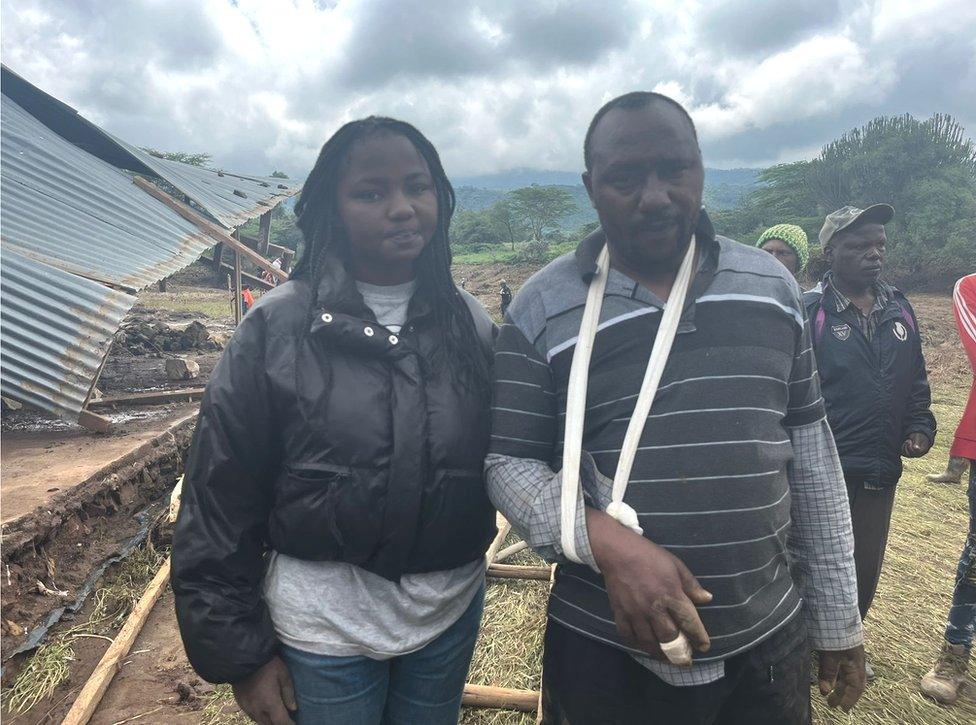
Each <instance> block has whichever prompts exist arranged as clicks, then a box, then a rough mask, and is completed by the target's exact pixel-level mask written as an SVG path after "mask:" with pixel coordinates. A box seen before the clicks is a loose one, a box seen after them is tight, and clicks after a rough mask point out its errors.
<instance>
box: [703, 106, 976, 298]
mask: <svg viewBox="0 0 976 725" xmlns="http://www.w3.org/2000/svg"><path fill="white" fill-rule="evenodd" d="M878 202H886V203H889V204H891V205H892V206H894V207H895V210H896V213H895V218H894V219H893V220H892V221H891V222H890V223H889V224H888V225H887V232H888V239H889V243H888V247H889V253H888V258H887V267H888V271H887V272H886V274H887V276H888V277H889V278H891V279H892V280H893V281H896V282H902V281H910V282H911V283H912V284H915V285H925V284H928V285H932V284H943V283H945V282H947V281H948V280H949V279H951V278H952V277H953V276H957V275H958V272H959V270H962V269H966V268H968V266H970V265H971V264H972V260H973V259H976V236H974V235H973V234H972V230H973V229H976V145H974V144H973V142H972V141H971V140H969V139H967V138H966V137H965V130H964V129H963V128H962V126H960V125H959V124H958V123H956V122H955V121H954V120H953V119H952V118H951V117H949V116H944V115H938V114H937V115H935V116H933V117H932V118H929V119H926V120H922V121H920V120H918V119H916V118H914V117H912V116H910V115H907V114H906V115H904V116H894V117H884V116H882V117H879V118H876V119H874V120H873V121H871V122H869V123H867V124H865V125H864V126H862V127H861V128H856V129H853V130H852V131H849V132H848V133H846V134H844V135H843V136H841V137H840V138H838V139H837V140H835V141H832V142H831V143H829V144H827V145H826V146H824V147H823V149H822V150H821V151H820V154H818V156H817V157H816V158H815V159H813V160H812V161H799V162H796V163H792V164H781V165H778V166H772V167H770V168H768V169H766V170H765V171H763V172H762V173H761V174H760V179H759V186H758V188H757V189H756V190H755V191H754V192H752V193H751V194H750V195H749V197H748V198H747V199H746V201H745V203H744V204H742V205H741V206H740V207H739V208H738V209H735V210H732V211H730V212H724V213H720V214H716V215H715V218H714V221H715V224H716V227H717V229H718V230H719V231H720V232H722V233H726V234H731V235H733V236H734V235H735V234H737V233H742V232H743V231H745V230H749V234H750V236H751V234H753V233H756V232H757V231H758V229H761V228H764V227H766V226H770V225H772V224H776V223H780V222H792V223H796V224H799V225H800V226H802V227H803V228H804V229H805V230H806V232H807V235H808V236H809V237H810V238H811V240H812V241H814V242H815V240H816V239H817V233H818V232H819V229H820V226H821V225H822V223H823V219H824V216H825V215H826V214H828V213H830V212H831V211H833V210H835V209H839V208H840V207H842V206H844V205H846V204H852V205H854V206H859V207H862V208H863V207H866V206H868V205H870V204H874V203H878ZM967 230H968V231H967ZM752 238H754V237H752ZM743 241H748V239H743ZM813 251H814V252H815V253H816V251H817V250H816V249H814V250H813Z"/></svg>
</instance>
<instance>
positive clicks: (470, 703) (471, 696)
mask: <svg viewBox="0 0 976 725" xmlns="http://www.w3.org/2000/svg"><path fill="white" fill-rule="evenodd" d="M461 704H462V705H464V706H465V707H495V708H504V709H506V710H520V711H521V712H535V711H536V708H537V707H538V705H539V693H538V692H536V691H535V690H512V689H509V688H507V687H487V686H485V685H470V684H466V685H465V686H464V694H463V695H462V696H461Z"/></svg>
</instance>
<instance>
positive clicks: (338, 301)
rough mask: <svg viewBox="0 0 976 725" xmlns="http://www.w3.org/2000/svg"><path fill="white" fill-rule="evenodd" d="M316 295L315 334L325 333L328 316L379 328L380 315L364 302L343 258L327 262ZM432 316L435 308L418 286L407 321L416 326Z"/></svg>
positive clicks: (313, 327) (333, 258)
mask: <svg viewBox="0 0 976 725" xmlns="http://www.w3.org/2000/svg"><path fill="white" fill-rule="evenodd" d="M316 292H317V294H316V300H317V301H316V305H315V315H314V316H313V318H312V325H311V331H313V332H314V331H316V330H318V329H321V327H322V325H321V324H319V320H320V318H321V317H322V315H323V314H325V313H330V314H332V315H344V316H348V317H352V318H357V319H359V320H361V321H363V322H371V323H373V324H374V325H375V324H376V315H375V314H374V313H373V311H372V310H371V309H370V308H369V307H368V306H367V304H366V303H365V302H364V301H363V296H362V295H361V294H360V293H359V289H358V288H357V287H356V282H355V280H354V279H353V278H352V275H350V274H349V272H348V271H347V270H346V265H345V263H344V262H343V260H342V259H341V258H340V257H338V256H335V255H332V256H330V257H329V258H328V259H327V260H326V262H325V271H324V272H323V273H322V277H321V278H320V279H319V281H318V285H317V287H316ZM431 312H433V306H432V304H431V302H430V299H429V298H428V296H427V294H425V292H424V289H423V286H422V285H418V287H417V291H416V292H415V293H414V295H413V297H412V298H411V299H410V307H409V309H408V312H407V320H408V322H410V323H416V322H417V321H419V320H421V319H423V318H425V317H427V316H428V315H430V313H431Z"/></svg>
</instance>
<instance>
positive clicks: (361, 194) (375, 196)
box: [356, 191, 380, 201]
mask: <svg viewBox="0 0 976 725" xmlns="http://www.w3.org/2000/svg"><path fill="white" fill-rule="evenodd" d="M356 198H357V199H359V200H360V201H379V198H380V193H379V192H378V191H358V192H356Z"/></svg>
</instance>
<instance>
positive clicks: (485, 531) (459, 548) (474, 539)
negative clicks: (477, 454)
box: [410, 468, 495, 571]
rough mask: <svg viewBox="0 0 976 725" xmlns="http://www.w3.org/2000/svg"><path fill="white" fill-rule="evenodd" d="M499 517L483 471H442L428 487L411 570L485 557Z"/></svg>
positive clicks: (451, 564)
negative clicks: (490, 496) (486, 489)
mask: <svg viewBox="0 0 976 725" xmlns="http://www.w3.org/2000/svg"><path fill="white" fill-rule="evenodd" d="M494 532H495V515H494V508H493V507H492V505H491V501H489V500H488V494H487V492H486V491H485V484H484V473H483V472H482V471H481V470H460V469H453V468H449V469H441V470H438V471H437V472H436V473H435V474H434V477H433V480H432V482H431V484H429V485H428V486H427V487H425V490H424V498H423V501H422V504H421V521H420V531H419V534H418V536H417V542H416V544H415V546H414V552H413V555H412V556H411V557H410V559H411V563H412V564H414V566H413V567H411V568H417V567H418V566H422V570H424V571H439V570H442V569H451V568H454V567H457V566H461V565H462V564H465V563H467V562H470V561H474V560H475V559H477V558H478V557H479V556H483V555H484V553H485V551H486V550H487V548H488V545H489V544H490V543H491V539H492V537H493V536H494Z"/></svg>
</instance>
